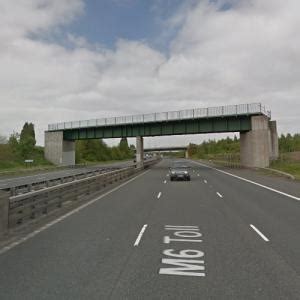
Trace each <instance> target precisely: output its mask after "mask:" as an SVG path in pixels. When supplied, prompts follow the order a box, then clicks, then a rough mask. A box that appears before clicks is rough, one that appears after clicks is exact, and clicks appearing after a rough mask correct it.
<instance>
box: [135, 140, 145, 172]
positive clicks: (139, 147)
mask: <svg viewBox="0 0 300 300" xmlns="http://www.w3.org/2000/svg"><path fill="white" fill-rule="evenodd" d="M136 163H137V167H138V168H142V167H143V166H144V138H143V137H142V136H137V137H136Z"/></svg>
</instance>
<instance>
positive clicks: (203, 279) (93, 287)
mask: <svg viewBox="0 0 300 300" xmlns="http://www.w3.org/2000/svg"><path fill="white" fill-rule="evenodd" d="M169 163H170V161H167V160H166V161H163V162H161V163H160V164H159V165H157V166H156V167H154V168H153V169H151V170H150V171H149V172H148V173H147V174H145V175H144V176H141V177H139V178H137V179H136V180H134V181H132V182H130V183H129V184H127V185H125V186H124V187H122V188H120V189H119V190H117V191H115V192H114V193H112V194H110V195H108V196H106V197H104V198H102V199H101V200H99V201H97V202H96V203H94V204H93V205H91V206H89V207H86V208H85V209H84V210H81V211H80V212H78V213H76V214H74V215H72V216H70V217H69V218H67V219H65V220H63V221H61V222H60V223H58V224H55V225H54V226H52V227H51V228H48V229H47V230H45V231H43V232H42V233H40V234H39V235H37V236H35V237H34V238H33V239H31V240H28V241H26V242H25V243H23V244H22V245H19V246H17V247H15V248H14V249H12V250H10V251H8V252H7V253H4V254H3V255H0V299H270V298H274V299H297V296H298V295H299V286H300V280H299V273H297V268H294V267H293V266H291V262H290V261H289V260H288V259H287V258H286V254H287V253H291V252H290V250H291V249H290V248H293V247H296V249H297V247H298V249H299V241H298V243H297V241H295V240H296V239H297V236H298V235H296V234H297V232H295V231H291V233H290V236H288V237H287V240H285V245H284V247H285V248H286V249H288V250H287V252H284V250H283V249H281V248H280V247H279V245H277V243H275V244H274V243H273V239H274V238H275V237H274V233H273V232H271V233H272V234H271V235H270V232H269V230H268V229H266V227H265V224H262V223H261V222H260V221H262V219H261V217H259V218H257V217H256V218H255V215H256V214H257V213H258V214H260V215H261V216H262V217H263V218H266V217H267V216H266V214H267V211H265V210H264V206H266V207H267V206H268V205H269V214H270V215H271V216H270V217H269V218H270V219H268V222H272V224H270V226H271V225H273V226H276V224H277V223H278V222H279V224H280V226H285V225H284V224H285V220H284V219H279V220H278V218H277V219H276V218H275V216H277V213H279V212H280V209H281V208H282V207H281V206H280V201H279V200H281V201H285V199H282V196H280V195H278V196H277V197H281V198H280V199H276V200H275V204H273V202H271V204H273V205H275V206H277V205H279V208H278V209H275V216H274V214H273V211H272V208H273V205H271V206H270V203H269V201H268V200H266V198H267V197H268V195H269V194H270V191H265V192H261V191H260V190H257V188H256V190H255V188H253V187H251V188H249V186H248V185H245V186H240V185H239V184H236V183H235V182H234V179H233V178H231V179H228V178H224V177H223V175H220V174H215V173H214V172H213V171H212V170H209V169H206V168H203V167H196V166H195V167H194V168H195V169H196V171H197V172H192V180H191V181H190V182H170V180H169V178H168V177H166V174H167V172H168V166H169ZM197 174H199V175H200V176H197ZM166 178H167V181H166V183H164V180H165V179H166ZM205 180H206V182H208V183H209V184H207V183H205ZM235 189H238V190H237V191H236V190H235ZM252 189H253V190H252ZM217 192H219V193H221V194H222V195H223V199H220V197H219V196H218V195H217ZM159 193H161V197H160V199H159V200H158V199H157V196H158V194H159ZM265 193H266V194H265ZM253 195H254V196H255V201H257V202H258V203H263V205H262V207H260V206H259V205H258V204H257V203H256V204H254V203H255V201H254V200H253V199H252V197H253ZM271 201H273V198H272V196H271ZM289 208H290V209H292V211H290V217H291V219H292V221H290V220H289V221H287V223H288V224H294V219H296V218H298V220H299V211H298V210H296V209H295V206H293V205H292V206H290V207H289ZM289 208H287V210H288V209H289ZM283 213H284V214H285V213H286V212H285V211H283ZM250 220H251V222H250ZM289 222H291V223H289ZM250 224H253V225H255V226H257V228H258V229H260V230H262V232H263V233H264V234H266V236H267V237H268V238H270V242H269V243H265V242H264V241H263V240H262V239H261V237H260V236H259V235H258V234H257V233H256V232H255V231H254V230H252V229H251V227H250ZM144 225H147V228H146V229H145V230H144V232H143V234H142V235H141V239H140V240H139V244H138V246H137V247H134V243H135V241H136V240H137V235H138V234H139V233H140V232H141V229H143V228H144ZM172 226H173V227H172ZM174 226H175V227H174ZM181 226H189V227H185V229H184V227H181ZM190 226H192V227H190ZM287 226H289V225H287ZM173 228H177V229H176V230H175V229H174V230H173ZM193 228H194V230H192V229H193ZM284 231H286V229H284ZM193 232H194V233H193ZM166 237H168V238H167V239H166ZM290 239H291V240H290ZM178 240H181V241H178ZM182 240H186V241H182ZM187 240H188V241H187ZM200 240H201V242H200ZM275 240H276V238H275ZM187 250H189V252H187ZM180 251H183V252H180ZM172 254H173V255H174V254H175V255H176V254H177V255H179V254H180V255H181V257H174V256H172ZM184 255H185V256H188V255H194V256H195V257H194V258H193V259H192V260H193V261H194V262H193V263H192V264H188V266H192V267H194V268H195V270H194V271H193V272H198V274H200V273H201V274H202V273H203V274H205V276H202V275H201V276H185V275H178V274H177V275H176V276H175V275H166V274H162V273H166V270H167V272H170V268H176V265H172V264H171V265H170V264H167V263H166V262H172V263H173V264H174V263H178V259H181V262H179V263H181V264H185V263H184V262H182V259H183V257H184ZM176 259H177V260H176ZM188 259H189V258H186V257H184V260H188ZM290 259H291V261H294V262H295V263H297V262H296V261H295V260H294V259H295V257H294V258H293V257H292V258H290ZM200 261H201V262H200ZM202 261H203V262H202ZM195 266H196V267H195ZM203 268H204V269H203ZM161 269H163V270H164V271H163V272H162V273H161V274H159V271H160V270H161ZM172 272H173V273H174V272H175V273H176V272H177V273H178V270H177V271H176V270H175V271H174V270H171V273H172ZM183 272H185V273H187V272H191V270H190V271H186V270H184V271H183Z"/></svg>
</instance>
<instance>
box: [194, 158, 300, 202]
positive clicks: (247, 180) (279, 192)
mask: <svg viewBox="0 0 300 300" xmlns="http://www.w3.org/2000/svg"><path fill="white" fill-rule="evenodd" d="M193 162H194V163H195V164H198V165H201V166H203V167H206V168H208V169H212V170H215V171H218V172H220V173H223V174H226V175H229V176H232V177H235V178H237V179H240V180H243V181H246V182H248V183H252V184H254V185H257V186H260V187H262V188H264V189H267V190H269V191H272V192H275V193H277V194H280V195H283V196H286V197H289V198H291V199H294V200H297V201H300V198H299V197H296V196H293V195H290V194H287V193H284V192H281V191H278V190H275V189H273V188H271V187H269V186H266V185H263V184H260V183H258V182H255V181H252V180H249V179H246V178H243V177H240V176H237V175H234V174H231V173H229V172H225V171H222V170H219V169H217V168H213V167H210V166H207V165H204V164H201V163H199V162H196V161H193Z"/></svg>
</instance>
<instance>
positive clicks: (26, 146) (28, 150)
mask: <svg viewBox="0 0 300 300" xmlns="http://www.w3.org/2000/svg"><path fill="white" fill-rule="evenodd" d="M35 144H36V140H35V132H34V125H33V124H32V123H27V122H26V123H25V124H24V126H23V129H22V131H21V134H20V139H19V153H20V155H21V156H22V158H29V156H30V155H32V154H33V152H34V147H35Z"/></svg>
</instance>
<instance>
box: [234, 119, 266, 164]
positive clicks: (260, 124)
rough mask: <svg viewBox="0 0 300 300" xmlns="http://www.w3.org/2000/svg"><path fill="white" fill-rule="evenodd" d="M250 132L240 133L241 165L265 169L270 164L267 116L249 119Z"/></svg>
mask: <svg viewBox="0 0 300 300" xmlns="http://www.w3.org/2000/svg"><path fill="white" fill-rule="evenodd" d="M251 127H252V130H251V131H247V132H241V133H240V143H241V144H240V147H241V164H242V165H243V166H245V167H254V168H265V167H268V166H269V164H270V138H269V136H270V129H269V119H268V117H267V116H263V115H262V116H253V117H251Z"/></svg>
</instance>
